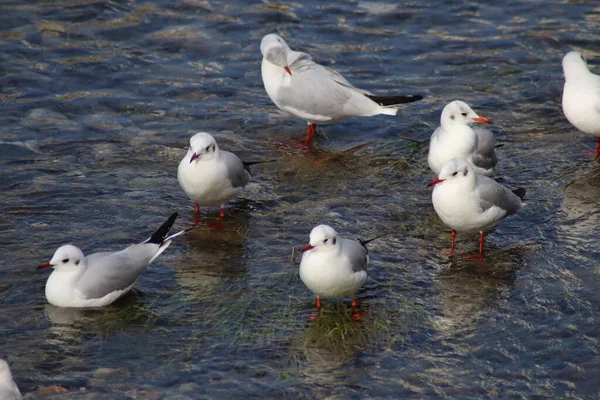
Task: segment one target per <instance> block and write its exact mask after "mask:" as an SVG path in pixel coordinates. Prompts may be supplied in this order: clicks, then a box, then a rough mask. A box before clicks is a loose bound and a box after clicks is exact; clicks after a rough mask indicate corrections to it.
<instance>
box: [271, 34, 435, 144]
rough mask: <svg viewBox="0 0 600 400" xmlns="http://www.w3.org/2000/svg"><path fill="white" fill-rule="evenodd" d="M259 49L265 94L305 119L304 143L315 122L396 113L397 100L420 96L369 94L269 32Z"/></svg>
mask: <svg viewBox="0 0 600 400" xmlns="http://www.w3.org/2000/svg"><path fill="white" fill-rule="evenodd" d="M260 51H261V53H262V55H263V59H262V79H263V83H264V85H265V89H266V91H267V94H268V95H269V97H270V98H271V100H272V101H273V103H275V105H276V106H277V107H279V109H281V110H282V111H283V112H284V113H286V114H287V115H290V116H292V117H296V118H301V119H304V120H306V122H307V123H308V127H307V129H306V142H305V144H306V145H311V144H312V138H313V136H314V134H315V133H316V132H317V124H333V123H336V122H341V121H344V120H346V119H348V118H351V117H371V116H373V115H379V114H387V115H396V114H397V112H398V108H399V105H400V104H404V103H411V102H413V101H417V100H421V99H422V98H423V97H422V96H418V95H409V96H373V95H372V94H371V93H369V92H367V91H366V90H362V89H358V88H355V87H354V86H352V84H351V83H350V82H348V81H347V80H346V79H345V78H344V77H343V76H341V75H340V74H338V73H337V72H335V71H332V70H331V69H329V68H327V67H324V66H322V65H319V64H317V63H315V62H314V61H313V60H312V58H311V56H310V55H308V54H306V53H302V52H299V51H294V50H292V49H290V47H289V46H288V44H287V43H286V42H285V41H284V40H283V39H282V38H281V37H279V36H277V35H275V34H273V33H271V34H268V35H266V36H265V37H263V39H262V41H261V43H260Z"/></svg>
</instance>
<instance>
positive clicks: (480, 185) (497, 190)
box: [477, 175, 523, 215]
mask: <svg viewBox="0 0 600 400" xmlns="http://www.w3.org/2000/svg"><path fill="white" fill-rule="evenodd" d="M477 195H478V196H479V198H480V199H481V202H480V204H479V205H480V206H481V208H482V210H483V211H486V210H487V209H489V208H491V207H494V206H496V207H500V208H501V209H503V210H506V215H510V214H514V213H516V212H517V210H518V209H519V208H521V205H522V204H523V203H522V201H521V199H520V198H519V196H517V195H516V194H514V193H513V192H511V191H510V189H508V188H507V187H505V186H502V185H501V184H499V183H498V182H496V181H495V180H493V179H492V178H488V177H487V176H481V175H477Z"/></svg>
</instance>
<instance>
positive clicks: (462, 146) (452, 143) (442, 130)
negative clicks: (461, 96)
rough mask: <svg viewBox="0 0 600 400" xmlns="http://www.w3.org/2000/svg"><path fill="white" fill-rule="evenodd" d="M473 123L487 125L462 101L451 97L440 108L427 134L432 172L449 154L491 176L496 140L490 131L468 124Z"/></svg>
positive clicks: (440, 168) (436, 171)
mask: <svg viewBox="0 0 600 400" xmlns="http://www.w3.org/2000/svg"><path fill="white" fill-rule="evenodd" d="M473 122H481V123H483V124H491V123H492V122H491V121H490V120H489V119H487V118H485V117H480V116H479V115H477V114H476V113H475V111H473V109H471V107H469V105H468V104H467V103H465V102H463V101H460V100H455V101H453V102H451V103H449V104H448V105H446V107H444V110H443V111H442V116H441V118H440V125H441V126H439V127H438V128H437V129H436V130H435V131H434V132H433V134H432V135H431V141H430V143H429V156H428V157H427V162H428V164H429V168H431V170H432V171H433V172H435V173H436V174H439V173H440V171H441V170H442V166H443V165H444V164H445V163H446V161H448V160H449V159H451V158H453V157H460V158H464V159H465V160H467V161H469V162H470V163H471V164H472V165H473V169H474V171H475V172H476V173H477V174H480V175H487V176H489V175H491V174H492V172H494V166H495V165H496V163H497V162H498V159H497V158H496V152H495V150H494V149H495V146H496V140H495V138H494V134H493V133H492V132H491V131H489V130H487V129H483V128H475V129H473V128H472V127H471V124H472V123H473Z"/></svg>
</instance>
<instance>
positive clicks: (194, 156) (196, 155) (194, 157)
mask: <svg viewBox="0 0 600 400" xmlns="http://www.w3.org/2000/svg"><path fill="white" fill-rule="evenodd" d="M196 158H198V154H196V153H194V154H192V158H190V164H191V163H192V161H194V160H195V159H196Z"/></svg>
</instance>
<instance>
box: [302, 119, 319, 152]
mask: <svg viewBox="0 0 600 400" xmlns="http://www.w3.org/2000/svg"><path fill="white" fill-rule="evenodd" d="M316 133H317V125H315V124H308V126H307V127H306V140H305V141H304V143H303V144H304V145H305V146H308V147H312V144H313V137H314V136H315V134H316Z"/></svg>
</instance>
